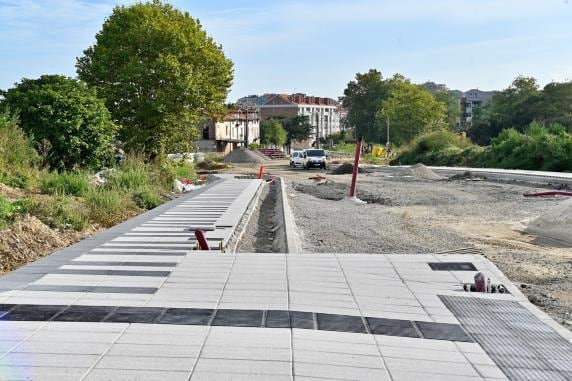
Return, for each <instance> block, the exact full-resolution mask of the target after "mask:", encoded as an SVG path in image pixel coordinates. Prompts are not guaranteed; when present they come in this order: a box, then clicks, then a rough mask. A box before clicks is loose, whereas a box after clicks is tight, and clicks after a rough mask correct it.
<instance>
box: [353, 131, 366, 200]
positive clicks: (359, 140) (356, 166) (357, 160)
mask: <svg viewBox="0 0 572 381" xmlns="http://www.w3.org/2000/svg"><path fill="white" fill-rule="evenodd" d="M362 142H363V138H362V137H361V136H360V137H359V138H358V140H357V144H356V155H355V157H354V168H353V172H352V185H351V187H350V197H355V196H356V187H357V174H358V166H359V158H360V155H361V145H362Z"/></svg>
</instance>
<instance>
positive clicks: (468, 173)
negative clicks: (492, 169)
mask: <svg viewBox="0 0 572 381" xmlns="http://www.w3.org/2000/svg"><path fill="white" fill-rule="evenodd" d="M484 179H485V177H482V176H477V175H475V174H474V173H473V172H471V171H466V172H464V173H458V174H456V175H453V176H451V177H449V179H448V180H451V181H454V180H469V181H480V180H484Z"/></svg>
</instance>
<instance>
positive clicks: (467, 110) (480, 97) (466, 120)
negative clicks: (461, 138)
mask: <svg viewBox="0 0 572 381" xmlns="http://www.w3.org/2000/svg"><path fill="white" fill-rule="evenodd" d="M493 95H495V92H494V91H481V90H479V89H472V90H469V91H466V92H464V93H463V95H462V96H461V121H460V127H461V130H462V131H465V130H466V129H467V128H468V127H470V126H471V123H472V120H473V116H474V115H475V113H476V112H478V110H480V109H481V108H482V107H483V106H485V105H486V104H487V103H488V102H490V100H491V98H492V97H493Z"/></svg>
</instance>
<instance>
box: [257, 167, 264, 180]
mask: <svg viewBox="0 0 572 381" xmlns="http://www.w3.org/2000/svg"><path fill="white" fill-rule="evenodd" d="M263 171H264V166H262V165H261V166H260V169H259V170H258V178H259V179H262V172H263Z"/></svg>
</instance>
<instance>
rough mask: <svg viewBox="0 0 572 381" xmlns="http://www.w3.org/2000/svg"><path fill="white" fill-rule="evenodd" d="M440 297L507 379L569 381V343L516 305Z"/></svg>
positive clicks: (571, 365)
mask: <svg viewBox="0 0 572 381" xmlns="http://www.w3.org/2000/svg"><path fill="white" fill-rule="evenodd" d="M440 298H441V300H442V301H443V303H445V305H446V306H447V307H448V308H449V310H450V311H451V312H452V313H453V314H454V315H455V317H456V318H457V319H458V320H459V321H460V322H461V325H462V326H463V328H464V329H465V331H467V332H468V333H469V334H470V335H471V336H472V337H473V339H474V340H475V341H476V342H477V343H479V344H480V345H481V346H482V347H483V349H484V350H485V352H486V353H487V354H488V355H489V356H490V357H491V358H492V359H493V361H494V362H495V363H496V364H497V365H498V367H499V368H500V369H501V370H502V371H503V372H504V373H505V375H506V376H507V377H508V378H509V379H510V380H513V381H521V380H555V381H558V380H572V343H570V342H569V341H568V340H566V339H565V338H564V337H562V336H561V335H559V334H558V333H557V332H556V331H555V330H553V329H552V328H551V327H549V326H548V325H546V324H545V323H544V322H542V321H541V320H540V319H538V318H537V317H536V316H534V314H532V313H531V312H530V311H528V310H527V309H526V308H524V307H523V306H522V305H520V304H519V303H518V302H513V301H507V300H491V299H482V298H470V297H459V296H440Z"/></svg>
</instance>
